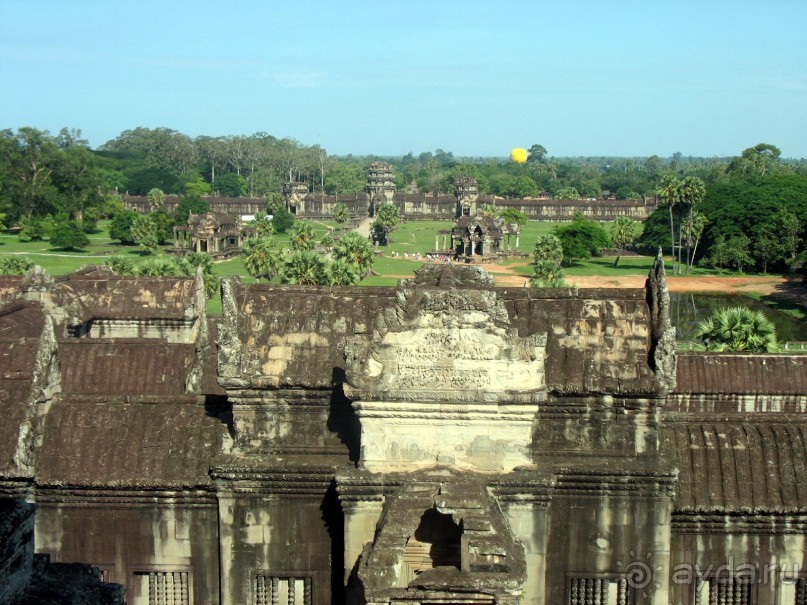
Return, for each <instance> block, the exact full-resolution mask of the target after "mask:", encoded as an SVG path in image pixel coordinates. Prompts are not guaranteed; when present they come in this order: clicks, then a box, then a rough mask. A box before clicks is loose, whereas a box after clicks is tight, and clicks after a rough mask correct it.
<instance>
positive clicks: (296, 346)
mask: <svg viewBox="0 0 807 605" xmlns="http://www.w3.org/2000/svg"><path fill="white" fill-rule="evenodd" d="M453 270H455V269H450V271H453ZM456 270H457V271H462V269H456ZM416 279H417V278H416ZM457 279H460V280H462V278H461V277H458V278H457ZM439 280H440V283H441V287H444V286H442V284H443V283H445V284H449V283H450V282H451V280H449V279H448V278H447V277H446V276H445V275H442V276H441V277H440V278H439ZM229 283H230V284H232V293H233V295H232V297H231V304H230V306H229V311H228V304H227V303H226V301H225V305H224V307H225V320H226V321H225V324H226V323H227V321H229V322H232V325H233V330H232V333H233V334H234V335H236V339H235V340H233V341H232V342H231V343H222V345H221V349H220V357H219V369H220V373H221V372H222V368H226V369H225V370H224V375H220V377H219V380H220V382H221V383H222V384H223V385H224V386H225V387H226V384H227V383H229V384H233V379H234V378H236V377H237V382H238V383H239V384H246V383H250V384H254V385H255V386H258V387H263V388H266V387H279V386H292V385H296V386H310V387H312V388H326V387H328V386H330V385H331V384H332V381H333V376H334V375H335V374H339V373H342V372H344V368H345V349H344V347H345V342H346V339H347V338H354V337H358V338H360V339H361V338H365V339H367V340H368V342H369V340H370V339H371V337H372V333H373V330H375V329H384V327H383V326H384V325H385V320H384V313H388V312H392V310H393V309H395V307H396V304H397V298H398V290H397V289H394V288H333V289H330V290H328V289H324V288H317V287H305V286H273V285H253V284H242V283H240V282H238V281H237V280H236V281H230V282H229ZM405 283H407V282H405ZM470 287H472V286H470ZM480 287H486V286H483V285H482V284H481V283H480ZM493 291H494V292H495V293H496V296H498V297H499V298H500V299H501V300H502V301H503V303H504V307H505V309H506V310H507V313H508V315H509V321H510V322H511V324H512V325H513V326H514V327H516V328H517V329H518V332H519V335H520V336H522V337H523V336H530V335H537V334H542V333H546V334H547V348H546V353H547V359H546V376H547V387H548V388H549V390H550V391H553V392H557V393H560V394H574V393H590V392H597V393H601V392H602V393H621V394H631V393H636V394H638V393H645V394H650V393H655V392H657V384H656V380H655V375H654V373H653V371H652V369H651V368H650V366H649V365H648V354H649V350H650V327H649V321H650V318H649V309H648V306H647V303H646V301H645V291H644V290H639V289H637V290H630V289H605V290H601V289H596V290H595V289H590V290H585V289H583V290H571V289H546V290H535V289H525V288H511V289H507V288H494V289H493ZM225 298H227V297H226V296H225ZM227 325H229V324H227ZM222 327H223V328H225V329H229V328H226V326H225V325H223V326H222Z"/></svg>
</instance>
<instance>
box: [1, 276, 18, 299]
mask: <svg viewBox="0 0 807 605" xmlns="http://www.w3.org/2000/svg"><path fill="white" fill-rule="evenodd" d="M22 280H23V276H22V275H0V304H2V303H4V302H7V301H9V300H11V299H13V298H15V297H16V296H17V291H18V290H19V289H20V284H22Z"/></svg>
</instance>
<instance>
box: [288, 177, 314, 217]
mask: <svg viewBox="0 0 807 605" xmlns="http://www.w3.org/2000/svg"><path fill="white" fill-rule="evenodd" d="M307 194H308V185H306V184H305V183H296V182H289V183H284V184H283V195H284V196H285V197H286V209H287V210H288V211H289V212H291V213H292V214H305V196H306V195H307Z"/></svg>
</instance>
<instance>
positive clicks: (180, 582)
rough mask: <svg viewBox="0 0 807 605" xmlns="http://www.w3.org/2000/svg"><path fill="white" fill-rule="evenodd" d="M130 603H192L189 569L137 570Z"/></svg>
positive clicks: (187, 604) (157, 604)
mask: <svg viewBox="0 0 807 605" xmlns="http://www.w3.org/2000/svg"><path fill="white" fill-rule="evenodd" d="M134 576H135V585H134V591H133V594H132V595H131V600H130V601H129V603H130V605H190V602H191V601H190V593H189V588H188V572H187V571H144V572H135V574H134Z"/></svg>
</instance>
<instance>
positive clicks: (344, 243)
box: [333, 231, 375, 278]
mask: <svg viewBox="0 0 807 605" xmlns="http://www.w3.org/2000/svg"><path fill="white" fill-rule="evenodd" d="M333 258H334V259H340V258H342V259H345V260H347V261H349V262H351V263H353V264H354V265H356V267H357V268H358V271H359V276H360V277H361V278H364V277H366V276H367V275H368V274H369V273H370V269H372V268H373V261H374V260H375V256H374V255H373V246H372V245H371V244H370V241H369V240H368V239H367V238H365V237H362V235H361V234H359V233H356V232H355V231H354V232H352V233H348V234H347V235H345V237H343V238H342V239H340V240H339V241H338V242H336V245H335V246H334V247H333Z"/></svg>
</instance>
